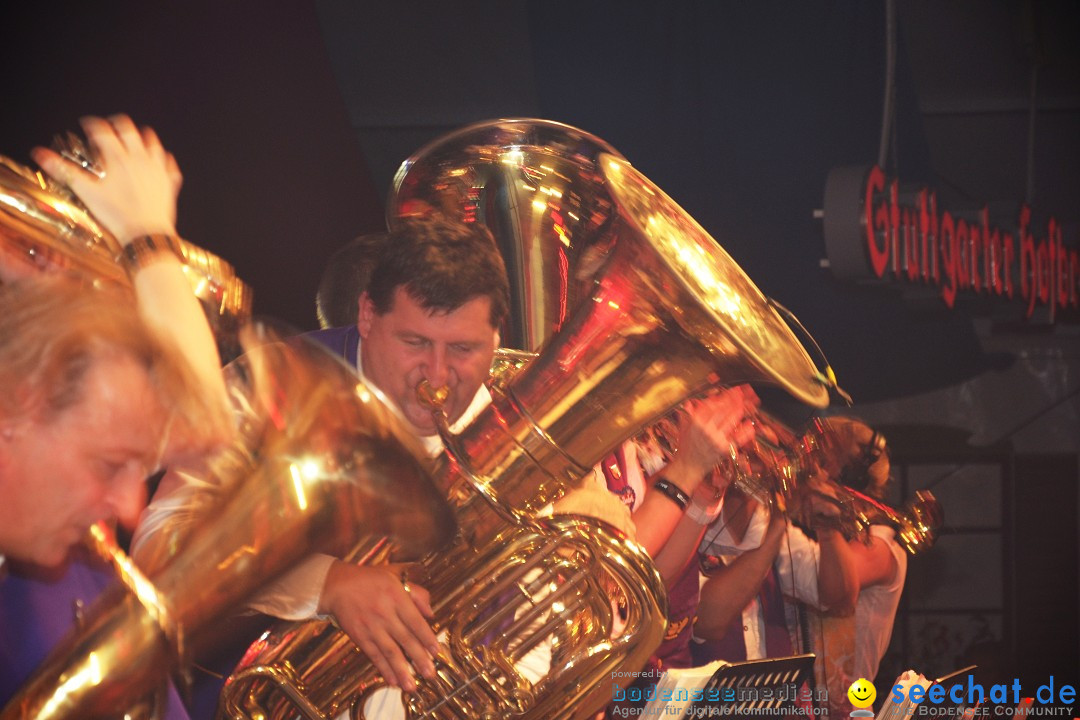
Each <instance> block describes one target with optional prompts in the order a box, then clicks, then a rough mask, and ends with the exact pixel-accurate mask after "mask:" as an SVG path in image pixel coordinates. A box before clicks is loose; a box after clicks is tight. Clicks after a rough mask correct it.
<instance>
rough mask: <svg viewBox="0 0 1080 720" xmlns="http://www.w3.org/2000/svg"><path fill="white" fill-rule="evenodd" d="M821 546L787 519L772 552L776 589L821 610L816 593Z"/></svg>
mask: <svg viewBox="0 0 1080 720" xmlns="http://www.w3.org/2000/svg"><path fill="white" fill-rule="evenodd" d="M820 559H821V548H819V547H818V544H817V543H816V542H814V541H813V540H811V539H810V538H809V537H807V536H806V533H804V532H803V531H802V530H800V529H799V528H797V527H795V526H794V525H792V524H791V523H788V526H787V532H786V533H785V535H784V539H783V540H781V541H780V552H778V553H777V555H776V574H777V581H778V582H779V583H780V591H781V592H782V593H784V595H787V596H788V597H790V598H794V599H795V600H800V601H802V602H804V603H806V604H807V605H809V606H811V607H813V608H815V609H817V610H822V609H823V608H822V607H821V601H820V599H819V595H818V566H819V565H820Z"/></svg>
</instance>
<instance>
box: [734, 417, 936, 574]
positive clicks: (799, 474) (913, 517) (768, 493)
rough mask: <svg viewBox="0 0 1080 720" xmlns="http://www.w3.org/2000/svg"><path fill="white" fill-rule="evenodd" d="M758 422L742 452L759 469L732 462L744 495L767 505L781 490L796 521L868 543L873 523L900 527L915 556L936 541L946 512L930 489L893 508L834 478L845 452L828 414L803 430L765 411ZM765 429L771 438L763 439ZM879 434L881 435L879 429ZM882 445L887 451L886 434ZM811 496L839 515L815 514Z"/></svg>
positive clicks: (901, 536) (902, 539)
mask: <svg viewBox="0 0 1080 720" xmlns="http://www.w3.org/2000/svg"><path fill="white" fill-rule="evenodd" d="M755 424H756V425H758V427H759V431H758V433H757V434H756V436H755V440H754V442H753V443H751V445H750V447H749V448H747V449H746V450H744V451H742V454H743V455H744V456H746V457H748V458H749V459H750V464H752V465H753V466H754V467H756V468H758V469H759V472H757V473H747V472H745V471H744V470H742V469H741V468H740V464H739V463H738V462H737V461H736V462H734V463H733V464H732V465H733V467H732V470H733V473H734V474H733V484H734V485H735V486H736V487H738V488H739V489H740V490H742V491H743V492H744V493H746V494H747V495H750V496H752V497H753V498H754V499H755V500H757V501H758V502H761V503H763V504H770V503H771V502H772V496H773V494H774V493H775V494H778V495H779V496H780V497H782V498H783V499H784V504H785V506H786V508H787V511H788V512H789V513H790V514H791V515H793V516H794V519H796V520H798V521H800V522H802V523H803V524H804V525H806V526H808V527H809V528H811V529H814V528H816V527H819V526H821V525H823V524H828V525H831V526H833V527H835V528H836V529H838V530H839V531H840V532H841V533H842V534H843V535H844V537H846V538H847V539H849V540H851V539H855V538H859V539H863V540H866V541H868V540H869V535H868V534H867V531H868V530H869V528H870V526H871V525H888V526H890V527H892V528H893V529H894V530H896V540H897V543H899V545H900V546H901V547H902V548H904V550H905V551H907V552H908V553H909V554H911V555H916V554H918V553H921V552H923V551H925V550H927V549H929V548H930V547H931V546H932V545H933V544H934V541H935V539H936V536H937V533H938V532H939V531H940V529H941V526H942V524H943V521H944V512H943V510H942V508H941V504H940V503H939V502H938V501H937V499H936V498H935V497H934V494H933V493H932V492H930V491H929V490H919V491H917V492H916V493H915V497H914V498H913V499H912V500H910V501H908V502H907V503H906V504H905V505H904V507H903V508H901V509H895V508H892V507H890V506H889V505H887V504H885V503H883V502H882V501H880V500H877V499H875V498H873V497H871V496H869V495H867V494H866V493H864V492H860V491H859V490H856V489H855V488H852V487H849V486H847V485H845V484H843V483H842V482H840V481H839V480H838V479H837V478H836V477H833V475H834V474H836V468H837V467H839V465H840V464H841V463H840V462H839V458H841V457H842V456H843V452H844V451H843V448H842V447H841V446H840V443H838V442H837V439H836V437H835V433H834V431H833V429H832V427H831V425H830V421H829V419H828V418H815V419H814V420H812V421H810V422H809V423H808V424H807V426H806V428H805V430H804V431H803V432H802V433H801V434H796V433H795V432H794V431H793V430H791V429H790V428H788V427H787V426H786V425H785V424H784V423H783V422H781V421H779V420H777V419H776V418H773V417H771V416H769V415H768V414H767V413H764V412H759V413H758V414H757V416H756V417H755ZM762 429H764V430H765V433H767V434H769V435H772V437H771V438H765V437H763V433H762ZM875 437H876V438H881V436H880V435H878V434H877V433H875ZM880 445H881V449H882V450H883V449H884V438H881V440H880ZM812 475H816V480H817V482H820V483H824V488H823V489H821V488H818V487H815V486H814V484H813V483H810V482H808V481H809V480H810V477H811V476H812ZM809 495H813V496H815V497H817V498H821V499H823V500H825V501H826V502H828V503H832V504H833V505H835V506H836V507H837V508H838V509H839V516H838V517H836V518H826V517H823V516H821V515H814V514H813V513H812V512H811V511H810V510H809V506H808V502H807V501H808V498H809Z"/></svg>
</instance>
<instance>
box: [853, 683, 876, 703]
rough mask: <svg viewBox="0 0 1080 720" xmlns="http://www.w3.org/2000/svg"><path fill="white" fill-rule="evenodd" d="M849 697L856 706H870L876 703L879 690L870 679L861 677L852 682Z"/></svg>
mask: <svg viewBox="0 0 1080 720" xmlns="http://www.w3.org/2000/svg"><path fill="white" fill-rule="evenodd" d="M847 697H848V700H850V701H851V704H852V705H854V706H855V707H857V708H868V707H870V706H871V705H873V704H874V699H875V698H877V690H875V689H874V685H873V684H872V683H871V682H870V681H869V680H867V679H866V678H859V679H858V680H856V681H855V682H853V683H851V687H849V688H848V690H847Z"/></svg>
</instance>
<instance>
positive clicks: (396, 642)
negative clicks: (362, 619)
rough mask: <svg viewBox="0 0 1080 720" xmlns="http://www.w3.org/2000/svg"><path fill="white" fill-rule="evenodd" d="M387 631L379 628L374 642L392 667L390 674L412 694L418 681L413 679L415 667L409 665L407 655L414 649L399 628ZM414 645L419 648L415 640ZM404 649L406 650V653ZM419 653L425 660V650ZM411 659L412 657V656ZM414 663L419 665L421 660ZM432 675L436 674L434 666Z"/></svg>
mask: <svg viewBox="0 0 1080 720" xmlns="http://www.w3.org/2000/svg"><path fill="white" fill-rule="evenodd" d="M386 630H387V628H378V629H377V631H376V633H375V634H374V642H375V644H376V645H377V646H378V648H379V651H380V652H381V653H382V656H383V658H384V659H385V660H386V662H387V663H388V664H389V665H390V672H391V674H392V675H393V676H394V677H395V678H396V679H397V682H398V684H399V685H400V686H401V688H402V689H403V690H407V691H410V692H411V691H412V690H415V689H416V681H415V680H414V679H413V666H412V665H410V664H409V660H408V659H407V658H406V657H405V654H406V652H409V650H411V649H413V648H410V647H409V643H408V641H407V640H406V639H404V637H403V636H402V631H401V629H400V628H399V627H391V628H389V630H390V632H387V631H386ZM412 645H413V646H416V647H417V648H419V646H418V645H417V643H416V640H415V639H414V640H412ZM403 648H405V650H404V651H403ZM419 652H420V654H421V658H423V648H419ZM410 657H412V656H411V655H410ZM414 662H415V663H418V664H419V660H417V659H415V658H414ZM427 663H428V664H429V665H430V664H431V659H430V658H427ZM419 666H420V667H422V664H419ZM432 674H434V666H432Z"/></svg>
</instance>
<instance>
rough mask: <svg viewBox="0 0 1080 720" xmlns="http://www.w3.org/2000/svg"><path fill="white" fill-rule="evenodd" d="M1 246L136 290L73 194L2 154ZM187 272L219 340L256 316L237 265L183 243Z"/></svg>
mask: <svg viewBox="0 0 1080 720" xmlns="http://www.w3.org/2000/svg"><path fill="white" fill-rule="evenodd" d="M0 246H4V247H5V248H8V249H13V250H14V251H15V252H17V253H18V254H21V255H23V256H24V257H25V258H26V259H27V260H28V261H30V262H31V263H33V264H35V265H37V266H38V267H40V268H45V267H47V266H49V265H57V266H60V267H63V268H67V269H69V270H71V271H73V272H74V273H76V274H78V275H80V276H82V277H84V278H86V279H88V280H90V281H92V282H94V283H108V284H115V285H120V286H123V287H130V285H131V283H130V280H129V279H128V276H127V273H126V271H125V270H124V268H123V266H122V265H121V264H120V263H119V262H118V259H119V257H120V255H121V246H120V243H119V242H118V241H117V239H116V238H115V237H113V236H112V234H111V233H110V232H109V231H108V230H106V229H105V228H104V227H102V226H101V225H100V224H99V223H98V222H97V221H96V220H95V219H94V217H93V216H92V215H91V214H90V213H89V212H88V211H87V209H86V207H85V206H83V204H82V203H81V202H80V201H79V199H78V198H77V197H75V196H74V195H73V194H72V193H71V191H70V190H68V189H67V188H66V187H64V186H63V185H59V184H58V183H56V182H54V181H53V180H52V179H50V178H49V177H47V176H46V175H44V174H42V173H40V172H35V171H33V170H31V169H30V168H28V167H26V166H24V165H21V164H19V163H17V162H15V161H14V160H11V159H10V158H7V157H4V156H2V155H0ZM179 247H180V251H181V254H182V255H183V263H184V273H185V275H187V277H188V280H189V281H190V282H191V287H192V291H193V292H194V293H195V296H196V297H197V298H199V301H200V302H201V303H202V305H203V308H204V310H205V311H206V314H207V318H208V319H209V321H210V324H211V326H212V327H214V329H215V330H216V331H217V334H218V335H219V336H225V337H229V336H231V335H233V334H234V333H235V332H236V330H237V329H238V327H239V325H240V324H241V323H242V322H243V321H244V320H245V319H246V318H248V317H250V315H251V303H252V292H251V288H250V287H249V286H248V285H247V284H245V283H244V282H243V281H242V280H240V279H239V278H238V277H237V276H236V273H235V271H234V270H233V268H232V266H231V265H230V264H229V263H227V262H225V261H224V260H222V259H221V258H219V257H217V256H216V255H213V254H211V253H209V252H207V251H206V250H203V249H202V248H200V247H197V246H195V245H193V244H191V243H188V242H186V241H183V240H180V241H179Z"/></svg>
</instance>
